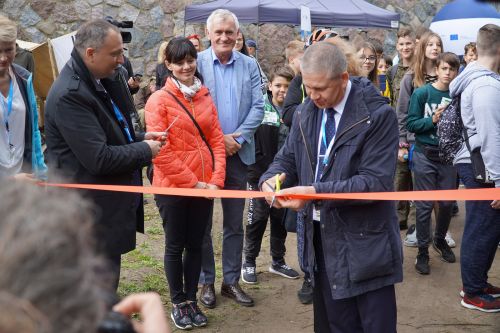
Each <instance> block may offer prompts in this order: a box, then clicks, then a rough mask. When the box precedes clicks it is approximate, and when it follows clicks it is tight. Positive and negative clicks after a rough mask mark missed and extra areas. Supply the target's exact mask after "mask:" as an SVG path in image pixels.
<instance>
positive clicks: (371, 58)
mask: <svg viewBox="0 0 500 333" xmlns="http://www.w3.org/2000/svg"><path fill="white" fill-rule="evenodd" d="M359 60H363V62H367V61H368V62H375V60H377V57H376V56H369V57H365V56H361V57H359Z"/></svg>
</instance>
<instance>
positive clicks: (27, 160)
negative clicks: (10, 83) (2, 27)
mask: <svg viewBox="0 0 500 333" xmlns="http://www.w3.org/2000/svg"><path fill="white" fill-rule="evenodd" d="M12 69H13V72H14V76H15V77H16V80H17V84H18V85H19V90H20V91H21V95H22V96H23V101H24V104H25V105H26V123H25V128H24V156H23V166H22V170H21V171H22V172H27V173H33V174H35V176H36V177H37V178H39V179H45V178H46V173H47V166H46V165H45V162H44V156H43V151H42V139H41V134H40V130H39V129H38V109H37V104H36V97H35V90H34V88H33V74H31V73H30V72H28V71H27V70H26V69H24V68H23V67H21V66H19V65H16V64H12Z"/></svg>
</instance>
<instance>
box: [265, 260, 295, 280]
mask: <svg viewBox="0 0 500 333" xmlns="http://www.w3.org/2000/svg"><path fill="white" fill-rule="evenodd" d="M269 272H271V273H274V274H278V275H281V276H283V277H286V278H287V279H298V278H299V273H297V271H296V270H294V269H293V268H291V267H290V266H288V265H287V264H285V263H282V264H274V263H273V264H272V265H271V266H269Z"/></svg>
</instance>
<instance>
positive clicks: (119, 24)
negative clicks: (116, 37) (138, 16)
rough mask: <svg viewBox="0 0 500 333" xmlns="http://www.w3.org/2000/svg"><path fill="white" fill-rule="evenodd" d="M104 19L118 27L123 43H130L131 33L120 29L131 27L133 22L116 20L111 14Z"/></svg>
mask: <svg viewBox="0 0 500 333" xmlns="http://www.w3.org/2000/svg"><path fill="white" fill-rule="evenodd" d="M104 19H105V20H106V21H108V22H109V23H111V24H112V25H114V26H115V27H117V28H120V34H121V35H122V39H123V43H130V42H131V41H132V34H131V33H130V32H129V31H122V30H121V29H132V28H133V27H134V22H132V21H117V20H115V19H113V18H112V17H111V16H106V17H105V18H104Z"/></svg>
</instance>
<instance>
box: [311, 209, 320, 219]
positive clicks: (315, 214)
mask: <svg viewBox="0 0 500 333" xmlns="http://www.w3.org/2000/svg"><path fill="white" fill-rule="evenodd" d="M313 220H314V221H321V212H320V210H319V209H316V208H314V209H313Z"/></svg>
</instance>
